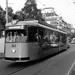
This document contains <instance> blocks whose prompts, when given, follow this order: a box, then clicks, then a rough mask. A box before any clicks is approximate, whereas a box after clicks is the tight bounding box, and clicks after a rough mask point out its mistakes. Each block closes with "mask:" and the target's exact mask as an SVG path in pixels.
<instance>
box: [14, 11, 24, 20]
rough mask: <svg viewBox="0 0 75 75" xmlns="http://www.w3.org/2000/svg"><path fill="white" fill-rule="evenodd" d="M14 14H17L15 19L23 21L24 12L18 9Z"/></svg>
mask: <svg viewBox="0 0 75 75" xmlns="http://www.w3.org/2000/svg"><path fill="white" fill-rule="evenodd" d="M14 16H16V17H15V19H18V20H19V21H23V20H24V18H25V16H24V13H23V12H22V11H17V12H16V13H15V15H14Z"/></svg>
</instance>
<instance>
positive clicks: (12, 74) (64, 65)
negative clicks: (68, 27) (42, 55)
mask: <svg viewBox="0 0 75 75" xmlns="http://www.w3.org/2000/svg"><path fill="white" fill-rule="evenodd" d="M74 69H75V45H72V46H71V47H70V48H69V49H68V50H67V51H64V52H61V53H59V54H57V55H54V56H52V57H48V58H47V59H44V60H40V61H38V62H36V61H34V62H28V63H26V62H22V63H14V62H8V61H5V60H4V58H2V59H0V75H71V74H72V73H74V72H75V70H74Z"/></svg>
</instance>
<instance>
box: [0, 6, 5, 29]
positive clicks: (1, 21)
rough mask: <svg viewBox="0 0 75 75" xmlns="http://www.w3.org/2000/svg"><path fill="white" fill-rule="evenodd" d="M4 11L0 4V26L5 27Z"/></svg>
mask: <svg viewBox="0 0 75 75" xmlns="http://www.w3.org/2000/svg"><path fill="white" fill-rule="evenodd" d="M5 23H6V20H5V11H4V10H3V8H2V7H1V6H0V28H2V29H3V28H5Z"/></svg>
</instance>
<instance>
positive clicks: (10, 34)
mask: <svg viewBox="0 0 75 75" xmlns="http://www.w3.org/2000/svg"><path fill="white" fill-rule="evenodd" d="M5 35H6V42H11V43H17V42H26V41H27V34H26V31H25V30H7V31H6V33H5Z"/></svg>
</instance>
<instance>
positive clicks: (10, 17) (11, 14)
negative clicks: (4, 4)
mask: <svg viewBox="0 0 75 75" xmlns="http://www.w3.org/2000/svg"><path fill="white" fill-rule="evenodd" d="M13 15H14V13H13V9H12V8H11V7H8V22H11V20H12V18H13Z"/></svg>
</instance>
